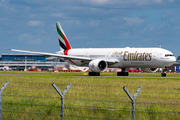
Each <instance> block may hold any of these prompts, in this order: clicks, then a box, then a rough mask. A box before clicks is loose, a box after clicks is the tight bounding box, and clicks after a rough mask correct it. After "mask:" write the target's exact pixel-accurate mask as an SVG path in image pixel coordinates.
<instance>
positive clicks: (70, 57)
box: [7, 49, 119, 64]
mask: <svg viewBox="0 0 180 120" xmlns="http://www.w3.org/2000/svg"><path fill="white" fill-rule="evenodd" d="M7 50H11V51H16V52H25V53H35V54H40V55H47V56H54V57H59V58H65V59H72V60H82V61H87V62H90V61H91V60H94V59H96V58H90V57H78V56H71V55H61V54H55V53H46V52H36V51H27V50H17V49H7ZM104 61H106V62H107V63H108V64H113V63H119V60H117V59H104Z"/></svg>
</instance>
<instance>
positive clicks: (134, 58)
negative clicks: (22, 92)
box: [8, 22, 176, 77]
mask: <svg viewBox="0 0 180 120" xmlns="http://www.w3.org/2000/svg"><path fill="white" fill-rule="evenodd" d="M56 29H57V33H58V40H59V45H60V51H58V52H56V53H46V52H36V51H27V50H17V49H8V50H11V51H16V52H27V53H36V54H41V55H47V56H55V57H58V58H60V59H62V60H64V61H66V62H69V63H70V64H73V65H76V66H82V67H89V71H90V72H89V76H99V75H100V73H101V72H104V71H106V69H107V68H121V69H122V71H121V72H117V76H128V75H129V73H128V72H126V68H130V67H133V68H141V70H142V71H144V72H156V71H157V69H158V68H166V69H167V68H168V67H169V66H171V65H173V64H174V63H175V61H176V58H175V56H174V55H173V53H172V52H170V51H168V50H166V49H163V48H130V47H125V48H78V49H73V48H72V47H71V45H70V43H69V41H68V39H67V37H66V35H65V33H64V31H63V29H62V27H61V25H60V23H59V22H56ZM161 76H162V77H165V76H166V73H164V72H163V73H162V74H161Z"/></svg>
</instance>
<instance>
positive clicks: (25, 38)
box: [18, 33, 42, 45]
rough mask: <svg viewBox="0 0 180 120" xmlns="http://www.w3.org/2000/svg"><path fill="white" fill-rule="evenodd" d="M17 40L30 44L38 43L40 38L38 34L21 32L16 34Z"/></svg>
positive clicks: (40, 41) (40, 40)
mask: <svg viewBox="0 0 180 120" xmlns="http://www.w3.org/2000/svg"><path fill="white" fill-rule="evenodd" d="M18 38H19V40H20V41H21V42H22V43H25V44H30V45H39V44H41V43H42V39H40V36H39V35H31V34H27V33H25V34H21V35H19V36H18Z"/></svg>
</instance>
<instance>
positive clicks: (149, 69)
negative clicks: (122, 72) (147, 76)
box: [141, 68, 158, 73]
mask: <svg viewBox="0 0 180 120" xmlns="http://www.w3.org/2000/svg"><path fill="white" fill-rule="evenodd" d="M141 70H142V71H143V72H148V73H153V72H156V71H157V70H158V68H141Z"/></svg>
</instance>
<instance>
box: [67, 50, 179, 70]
mask: <svg viewBox="0 0 180 120" xmlns="http://www.w3.org/2000/svg"><path fill="white" fill-rule="evenodd" d="M68 55H71V56H78V57H90V58H95V59H102V60H108V59H111V60H118V61H119V62H117V63H114V64H108V67H109V68H128V67H139V68H161V67H168V66H171V65H172V64H174V63H175V61H176V58H175V57H174V56H173V53H172V52H170V51H168V50H165V49H162V48H89V49H70V50H69V51H68ZM67 62H69V63H71V64H74V65H77V66H88V64H86V63H82V62H81V61H80V60H68V61H67Z"/></svg>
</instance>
